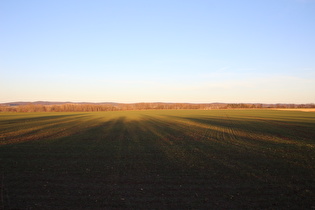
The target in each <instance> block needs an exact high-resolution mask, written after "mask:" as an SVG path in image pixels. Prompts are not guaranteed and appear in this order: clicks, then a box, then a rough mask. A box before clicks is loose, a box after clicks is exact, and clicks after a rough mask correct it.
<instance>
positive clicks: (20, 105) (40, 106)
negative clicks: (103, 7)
mask: <svg viewBox="0 0 315 210" xmlns="http://www.w3.org/2000/svg"><path fill="white" fill-rule="evenodd" d="M261 108H289V109H294V108H315V104H314V103H312V104H262V103H200V104H194V103H131V104H124V103H110V102H109V103H87V102H82V103H71V102H41V101H38V102H32V103H30V102H13V103H3V104H0V112H96V111H124V110H164V109H165V110H171V109H172V110H174V109H175V110H176V109H200V110H209V109H261Z"/></svg>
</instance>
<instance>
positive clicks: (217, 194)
mask: <svg viewBox="0 0 315 210" xmlns="http://www.w3.org/2000/svg"><path fill="white" fill-rule="evenodd" d="M181 120H182V121H178V120H175V119H174V120H170V119H169V118H163V117H159V118H157V117H156V118H154V117H149V116H143V117H142V119H138V120H134V119H128V118H126V117H117V118H114V119H109V120H106V121H104V122H99V120H97V122H94V121H91V122H89V124H88V125H89V126H88V125H86V126H88V127H85V126H83V122H81V124H79V125H78V127H77V128H78V129H79V130H77V131H76V132H72V131H71V132H68V133H66V134H67V135H64V136H61V137H58V138H48V139H45V138H43V139H41V140H40V141H35V142H33V141H32V142H26V143H23V144H13V145H4V146H2V147H0V161H1V169H2V171H3V175H2V180H3V181H2V184H1V189H2V192H3V193H2V202H3V204H2V206H4V207H5V208H8V209H10V208H12V209H14V208H17V209H18V208H20V209H31V208H33V209H34V208H35V209H87V208H90V209H113V208H125V209H148V208H151V209H165V208H166V209H205V208H219V209H222V208H255V209H256V208H261V209H266V208H303V207H304V208H309V207H311V205H313V199H314V198H315V197H314V186H315V184H314V181H313V179H312V177H313V175H314V168H307V167H308V166H309V165H310V164H311V163H307V161H309V160H307V159H303V158H306V157H307V154H308V155H309V156H311V155H312V154H313V153H310V152H313V150H311V151H308V150H305V151H306V152H307V153H305V154H303V155H300V156H298V155H297V156H290V155H289V156H285V157H282V155H286V152H285V151H286V150H281V149H279V148H275V149H273V147H274V146H273V145H272V144H270V145H269V146H270V147H267V146H266V147H265V148H264V149H263V150H262V151H259V147H258V146H256V144H249V143H248V142H250V141H257V139H256V140H255V130H254V131H251V130H250V129H249V130H246V129H247V128H246V127H245V128H244V127H242V126H240V125H238V124H237V122H233V123H231V122H230V123H225V122H220V124H219V122H217V123H216V121H211V120H210V121H207V122H206V123H205V122H201V121H199V122H198V123H199V124H198V123H197V124H196V121H195V120H198V119H195V120H194V119H181ZM214 124H215V126H214ZM91 125H93V126H91ZM234 125H235V126H234ZM211 126H212V127H211ZM238 126H239V127H238ZM234 130H242V132H245V131H246V132H249V133H252V135H250V136H249V137H247V138H245V137H244V136H243V135H241V134H240V133H238V132H236V131H235V132H233V131H234ZM261 138H262V137H261ZM262 140H263V139H260V140H259V141H262ZM268 144H269V143H268V141H267V140H266V142H265V145H268ZM267 148H269V149H270V150H269V149H267ZM291 149H294V147H292V148H289V150H291ZM305 151H304V152H305ZM277 152H278V153H280V155H276V153H277ZM294 154H298V153H297V152H296V153H294ZM294 161H295V162H294ZM292 163H296V164H292ZM313 163H314V160H313ZM314 165H315V164H314Z"/></svg>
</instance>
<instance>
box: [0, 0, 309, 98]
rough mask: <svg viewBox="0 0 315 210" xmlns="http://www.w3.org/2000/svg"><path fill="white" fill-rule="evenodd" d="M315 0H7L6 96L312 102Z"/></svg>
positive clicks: (2, 10) (2, 65)
mask: <svg viewBox="0 0 315 210" xmlns="http://www.w3.org/2000/svg"><path fill="white" fill-rule="evenodd" d="M314 20H315V1H312V0H303V1H302V0H279V1H274V0H258V1H250V0H241V1H232V0H223V1H214V0H213V1H212V0H210V1H203V0H196V1H188V0H174V1H166V0H158V1H156V0H153V1H145V0H135V1H127V0H117V1H112V0H105V1H103V0H92V1H75V0H67V1H60V0H56V1H39V0H29V1H22V0H16V1H1V2H0V103H6V102H15V101H29V102H34V101H69V102H117V103H136V102H174V103H175V102H178V103H213V102H221V103H296V104H302V103H314V102H315V39H314V37H315V22H314Z"/></svg>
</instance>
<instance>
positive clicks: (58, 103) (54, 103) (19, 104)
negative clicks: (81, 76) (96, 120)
mask: <svg viewBox="0 0 315 210" xmlns="http://www.w3.org/2000/svg"><path fill="white" fill-rule="evenodd" d="M28 104H34V105H62V104H94V105H107V104H110V105H115V104H119V103H114V102H101V103H92V102H69V101H65V102H52V101H34V102H25V101H17V102H8V103H0V105H3V106H23V105H28Z"/></svg>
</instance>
